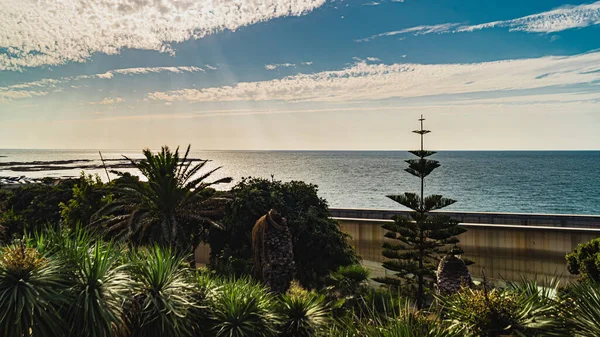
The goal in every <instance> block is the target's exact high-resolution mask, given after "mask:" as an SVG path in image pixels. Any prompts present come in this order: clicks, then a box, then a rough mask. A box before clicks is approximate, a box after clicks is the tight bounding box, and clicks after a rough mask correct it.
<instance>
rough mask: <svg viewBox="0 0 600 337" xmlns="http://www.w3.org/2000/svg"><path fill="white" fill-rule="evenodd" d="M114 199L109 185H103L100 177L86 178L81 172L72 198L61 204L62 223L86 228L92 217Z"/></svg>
mask: <svg viewBox="0 0 600 337" xmlns="http://www.w3.org/2000/svg"><path fill="white" fill-rule="evenodd" d="M112 198H113V195H112V193H110V192H109V191H108V185H105V184H104V183H102V180H100V177H99V176H98V175H96V176H92V175H88V176H86V175H85V173H83V172H81V176H80V177H79V180H78V182H77V184H75V186H73V196H72V198H71V199H69V201H67V202H61V203H60V204H59V207H60V215H61V218H62V223H63V224H65V225H66V226H68V227H71V228H74V227H75V226H77V225H82V226H84V227H86V226H87V225H88V224H89V223H90V218H91V217H92V215H94V214H95V213H96V212H98V210H100V209H101V208H102V207H104V206H106V205H107V204H108V203H110V202H111V201H112Z"/></svg>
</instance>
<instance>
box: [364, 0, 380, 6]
mask: <svg viewBox="0 0 600 337" xmlns="http://www.w3.org/2000/svg"><path fill="white" fill-rule="evenodd" d="M362 5H363V6H377V5H381V2H377V1H371V2H367V3H364V4H362Z"/></svg>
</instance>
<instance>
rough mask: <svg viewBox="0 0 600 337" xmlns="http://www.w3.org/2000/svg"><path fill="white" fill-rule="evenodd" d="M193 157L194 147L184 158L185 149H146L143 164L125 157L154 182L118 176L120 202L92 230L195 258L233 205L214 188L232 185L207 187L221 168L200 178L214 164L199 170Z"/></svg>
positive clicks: (98, 216) (99, 215) (100, 216)
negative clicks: (181, 152) (202, 241)
mask: <svg viewBox="0 0 600 337" xmlns="http://www.w3.org/2000/svg"><path fill="white" fill-rule="evenodd" d="M189 152H190V146H189V145H188V147H187V150H186V152H185V155H184V156H183V158H180V157H179V147H178V148H177V149H176V150H175V152H172V151H171V150H170V149H169V148H168V147H167V146H164V147H163V148H162V150H161V152H159V153H157V154H153V153H152V152H151V151H150V150H149V149H145V150H144V151H143V153H144V156H145V158H144V159H142V160H140V161H135V160H132V159H130V158H128V157H125V158H126V159H127V160H129V161H130V162H131V164H132V165H133V166H134V167H135V168H137V169H138V170H139V171H140V173H141V174H142V175H143V176H145V177H146V179H147V180H148V181H147V182H144V181H140V180H139V179H137V178H134V177H132V176H131V175H128V174H126V173H120V172H114V173H116V174H119V175H120V176H121V178H120V179H118V180H117V181H116V183H115V187H116V191H115V194H116V196H117V197H116V200H115V201H114V202H112V203H111V204H109V205H107V206H105V207H103V208H102V209H101V210H100V211H98V212H97V213H96V214H95V215H94V216H93V217H92V225H93V226H97V227H96V228H99V229H100V231H101V232H102V233H103V234H104V235H107V236H112V237H117V238H120V239H125V240H127V241H129V242H130V243H131V244H134V245H146V244H151V243H152V244H158V245H161V246H164V247H171V248H174V249H177V250H181V251H184V252H185V251H187V252H189V249H190V248H194V247H195V246H196V245H197V244H198V243H199V242H200V239H201V237H202V235H203V234H205V231H206V230H207V229H209V228H211V227H219V224H218V223H216V222H215V220H216V219H218V218H219V217H220V216H221V215H222V212H223V210H224V206H225V205H226V203H227V202H228V200H229V199H228V198H224V197H219V193H218V192H216V191H215V190H214V189H213V188H212V187H213V186H214V185H218V184H223V183H229V182H231V180H232V179H231V178H221V179H217V180H214V181H212V182H207V181H206V180H207V179H208V178H209V177H210V176H211V174H213V173H214V172H215V171H217V170H218V169H220V168H221V167H217V168H215V169H212V170H209V171H207V172H206V173H203V174H200V175H198V176H196V175H197V174H198V173H199V172H200V170H201V169H202V168H204V167H205V166H206V164H207V163H208V162H209V161H208V160H200V161H199V163H198V164H197V165H195V166H193V165H192V162H193V161H195V160H193V159H188V154H189Z"/></svg>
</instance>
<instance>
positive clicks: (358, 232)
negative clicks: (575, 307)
mask: <svg viewBox="0 0 600 337" xmlns="http://www.w3.org/2000/svg"><path fill="white" fill-rule="evenodd" d="M330 211H331V214H332V218H334V219H336V220H337V221H338V222H339V224H340V228H341V230H342V231H344V232H345V233H348V234H349V235H350V236H351V237H352V238H351V240H350V242H351V244H352V245H353V246H354V247H355V248H356V251H357V253H358V254H359V255H360V256H361V257H362V258H363V264H364V265H365V266H367V267H368V268H369V269H371V270H372V271H373V276H380V275H385V273H386V271H385V269H383V268H382V267H381V262H383V261H384V257H383V256H382V255H381V250H382V248H381V246H382V244H383V242H384V236H383V235H384V233H385V230H384V229H383V228H381V225H382V224H383V223H384V222H386V221H391V220H390V218H391V217H392V216H393V215H395V214H401V213H404V214H406V213H407V212H403V211H391V210H372V209H340V208H332V209H330ZM439 213H444V214H447V215H449V216H451V217H453V218H454V219H456V220H458V221H459V222H460V225H461V226H464V227H465V228H466V229H467V232H466V233H464V234H462V235H460V236H459V239H460V241H461V242H460V246H461V247H462V248H463V249H464V251H465V254H464V257H465V258H469V259H471V260H473V261H475V264H474V265H472V266H470V267H469V269H470V270H471V273H472V274H473V276H474V277H475V278H481V276H482V271H483V270H485V274H486V276H487V277H489V278H490V279H505V280H519V279H520V278H521V277H525V278H528V279H532V278H537V279H538V280H540V281H543V279H544V278H546V277H554V276H559V277H560V278H561V279H562V280H564V281H567V280H570V279H573V278H574V276H572V275H570V274H569V273H568V271H567V269H566V262H565V255H566V254H567V253H569V252H571V251H573V249H575V248H576V247H577V245H578V244H580V243H584V242H587V241H589V240H591V239H594V238H597V237H600V216H598V215H589V216H588V215H554V214H516V213H477V212H439ZM386 240H387V239H386ZM209 254H210V249H209V248H208V246H206V245H200V246H199V247H198V248H197V249H196V261H197V262H198V263H208V257H209Z"/></svg>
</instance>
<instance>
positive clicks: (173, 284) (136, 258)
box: [125, 245, 198, 337]
mask: <svg viewBox="0 0 600 337" xmlns="http://www.w3.org/2000/svg"><path fill="white" fill-rule="evenodd" d="M130 256H131V257H130V258H131V265H130V267H129V269H130V271H131V275H132V277H133V279H134V280H135V281H136V282H137V285H136V288H135V291H134V294H133V299H132V303H131V304H130V306H129V307H128V308H127V311H126V312H125V314H126V316H127V325H128V330H129V332H130V335H129V336H131V337H154V336H156V337H159V336H169V337H181V336H190V335H191V332H192V330H193V328H194V324H195V322H194V320H193V319H191V318H190V317H188V315H189V314H190V313H191V312H192V311H193V310H194V309H195V308H197V307H198V303H197V302H196V301H195V300H194V293H195V291H196V289H195V288H194V286H193V284H192V283H191V282H190V281H189V280H188V275H187V269H186V268H185V258H184V257H183V256H182V255H180V254H178V253H177V252H175V251H173V250H171V249H168V248H161V247H159V246H157V245H154V246H152V247H149V248H146V249H142V250H140V251H139V252H136V253H131V254H130Z"/></svg>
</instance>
